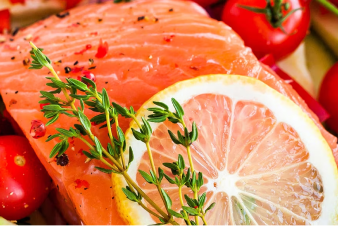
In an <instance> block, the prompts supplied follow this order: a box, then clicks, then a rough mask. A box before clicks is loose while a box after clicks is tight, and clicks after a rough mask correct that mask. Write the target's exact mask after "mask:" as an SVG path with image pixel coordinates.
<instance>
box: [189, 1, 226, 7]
mask: <svg viewBox="0 0 338 226" xmlns="http://www.w3.org/2000/svg"><path fill="white" fill-rule="evenodd" d="M192 1H194V2H196V3H197V4H199V5H200V6H203V7H206V6H209V5H212V4H215V3H216V2H218V1H223V0H192Z"/></svg>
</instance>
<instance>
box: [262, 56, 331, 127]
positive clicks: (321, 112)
mask: <svg viewBox="0 0 338 226" xmlns="http://www.w3.org/2000/svg"><path fill="white" fill-rule="evenodd" d="M260 62H262V63H263V64H266V65H267V66H269V67H270V68H271V69H272V70H273V71H274V72H276V73H277V75H279V77H281V78H282V79H284V80H289V81H292V82H291V83H290V85H291V86H292V88H294V90H296V92H297V93H298V94H299V96H300V97H301V98H303V100H304V101H305V103H306V104H307V105H308V107H309V108H310V109H311V110H312V111H313V112H314V113H315V114H316V115H317V116H318V118H319V121H320V122H324V121H325V120H326V119H328V118H329V117H330V115H329V113H328V112H327V111H326V110H325V109H324V108H323V107H322V106H321V105H320V104H319V102H318V101H317V100H316V99H315V98H313V97H312V96H311V95H310V94H309V93H308V92H307V91H306V90H305V89H304V88H303V87H302V86H301V85H299V84H298V83H297V82H296V81H295V80H293V78H292V77H291V76H290V75H288V74H287V73H286V72H284V71H283V70H282V69H280V68H279V67H278V66H277V65H276V62H275V59H274V58H273V56H272V55H271V54H269V55H266V56H265V57H263V58H262V59H260Z"/></svg>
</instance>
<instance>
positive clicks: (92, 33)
mask: <svg viewBox="0 0 338 226" xmlns="http://www.w3.org/2000/svg"><path fill="white" fill-rule="evenodd" d="M89 34H90V35H98V33H97V31H96V32H91V33H89Z"/></svg>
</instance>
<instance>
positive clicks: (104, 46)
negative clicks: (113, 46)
mask: <svg viewBox="0 0 338 226" xmlns="http://www.w3.org/2000/svg"><path fill="white" fill-rule="evenodd" d="M108 48H109V46H108V42H104V43H103V42H102V39H100V45H99V47H98V48H97V53H96V55H95V57H96V58H103V57H105V56H106V55H107V53H108Z"/></svg>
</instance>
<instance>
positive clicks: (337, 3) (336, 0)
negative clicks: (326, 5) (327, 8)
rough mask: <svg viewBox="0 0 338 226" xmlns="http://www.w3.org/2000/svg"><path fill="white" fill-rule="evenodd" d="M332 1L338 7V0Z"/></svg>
mask: <svg viewBox="0 0 338 226" xmlns="http://www.w3.org/2000/svg"><path fill="white" fill-rule="evenodd" d="M330 2H332V3H333V4H334V5H336V6H337V7H338V0H330Z"/></svg>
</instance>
